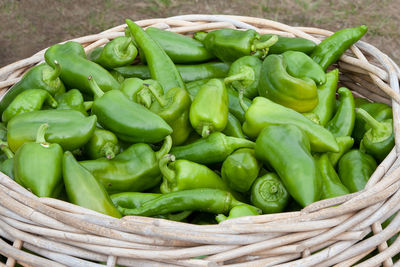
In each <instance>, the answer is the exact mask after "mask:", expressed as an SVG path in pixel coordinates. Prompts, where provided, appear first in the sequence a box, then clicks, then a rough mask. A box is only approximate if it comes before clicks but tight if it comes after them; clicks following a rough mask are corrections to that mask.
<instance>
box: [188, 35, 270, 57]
mask: <svg viewBox="0 0 400 267" xmlns="http://www.w3.org/2000/svg"><path fill="white" fill-rule="evenodd" d="M195 38H196V37H195ZM277 41H278V37H277V36H276V35H275V36H273V37H271V38H269V39H268V40H266V41H263V42H261V41H260V35H259V34H258V33H257V32H256V31H255V30H246V31H241V30H237V29H218V30H214V31H211V32H209V33H208V34H207V35H206V36H205V38H204V40H203V41H202V42H203V44H204V46H205V47H206V49H207V50H208V51H210V52H211V53H212V54H214V55H215V56H216V57H217V58H219V59H220V60H221V61H224V62H233V61H235V60H236V59H238V58H240V57H243V56H250V55H252V54H254V53H256V52H258V51H260V54H261V55H260V56H261V57H264V56H265V55H267V53H268V48H269V47H270V46H272V45H273V44H275V43H276V42H277Z"/></svg>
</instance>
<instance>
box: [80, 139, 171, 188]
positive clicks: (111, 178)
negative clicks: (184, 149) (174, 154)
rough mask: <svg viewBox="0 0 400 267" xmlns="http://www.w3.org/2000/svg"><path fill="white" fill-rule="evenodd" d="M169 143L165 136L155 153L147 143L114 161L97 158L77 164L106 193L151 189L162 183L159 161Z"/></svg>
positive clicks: (116, 157) (165, 152)
mask: <svg viewBox="0 0 400 267" xmlns="http://www.w3.org/2000/svg"><path fill="white" fill-rule="evenodd" d="M171 145H172V141H171V138H170V137H167V138H166V140H165V141H164V144H163V146H162V147H161V149H160V150H159V151H157V152H154V151H153V149H151V147H150V146H149V145H148V144H144V143H138V144H133V145H131V146H130V147H129V148H128V149H126V150H124V151H123V152H121V153H120V154H118V155H117V156H115V158H113V159H111V160H109V159H106V158H99V159H96V160H85V161H80V162H79V163H80V164H81V165H82V166H83V167H85V168H86V169H87V170H88V171H90V172H91V173H92V174H93V176H94V177H95V178H96V179H97V180H98V181H99V182H100V183H101V184H102V185H103V186H104V188H105V189H106V190H107V192H109V193H111V194H113V193H120V192H127V191H129V192H135V191H144V190H147V189H150V188H152V187H154V186H156V185H157V184H159V183H160V181H161V173H160V169H159V167H158V160H159V159H160V158H161V157H163V156H164V155H165V154H167V153H168V152H169V150H170V149H171Z"/></svg>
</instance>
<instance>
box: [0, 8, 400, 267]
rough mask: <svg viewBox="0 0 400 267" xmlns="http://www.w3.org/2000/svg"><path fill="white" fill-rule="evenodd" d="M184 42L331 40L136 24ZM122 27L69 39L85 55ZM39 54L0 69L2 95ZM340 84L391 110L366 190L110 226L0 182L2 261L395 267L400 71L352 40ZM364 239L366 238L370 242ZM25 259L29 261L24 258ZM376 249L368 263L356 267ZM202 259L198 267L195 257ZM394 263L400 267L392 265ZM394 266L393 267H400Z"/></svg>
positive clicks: (188, 19) (266, 23)
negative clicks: (196, 37) (244, 211)
mask: <svg viewBox="0 0 400 267" xmlns="http://www.w3.org/2000/svg"><path fill="white" fill-rule="evenodd" d="M137 23H138V24H139V25H140V26H142V27H148V26H153V27H158V28H161V29H165V30H170V31H173V32H177V33H180V34H186V35H189V36H191V35H192V34H193V33H194V32H196V31H210V30H214V29H219V28H237V29H254V30H257V31H258V32H260V33H262V34H264V33H274V34H279V35H282V36H289V37H295V36H297V37H303V38H306V39H309V40H312V41H314V42H316V43H319V42H320V41H321V40H322V39H323V38H325V37H326V36H329V35H331V34H332V32H330V31H327V30H323V29H318V28H312V27H291V26H289V25H285V24H282V23H279V22H275V21H271V20H267V19H261V18H254V17H243V16H226V15H184V16H176V17H171V18H160V19H148V20H142V21H137ZM125 27H126V25H119V26H116V27H114V28H111V29H108V30H106V31H104V32H101V33H99V34H94V35H89V36H84V37H80V38H76V39H73V40H74V41H77V42H79V43H81V44H82V45H83V46H84V47H85V51H86V52H89V51H90V50H92V49H94V48H96V47H98V46H102V45H104V44H106V43H107V42H109V41H110V40H112V39H114V38H116V37H118V36H122V35H123V34H124V29H125ZM45 50H46V49H44V50H42V51H39V52H38V53H36V54H34V55H33V56H32V57H30V58H27V59H23V60H20V61H17V62H15V63H13V64H10V65H8V66H5V67H3V68H1V69H0V90H1V91H0V95H3V94H4V93H5V92H6V91H7V89H8V88H9V87H10V86H12V85H13V84H15V83H16V82H18V81H19V80H20V79H21V77H22V76H23V75H24V73H26V72H27V71H28V70H29V68H31V67H32V66H34V65H37V64H40V63H41V62H43V56H44V52H45ZM338 67H339V69H340V72H341V73H340V84H341V85H343V86H346V87H348V88H349V89H351V90H352V92H353V94H354V95H356V96H362V97H365V98H368V99H369V100H371V101H378V102H383V103H387V104H389V105H391V106H392V108H393V123H394V130H395V147H394V148H393V150H392V151H391V153H390V154H389V155H388V156H387V157H386V159H385V160H384V161H383V162H382V163H381V164H380V165H379V166H378V168H377V169H376V171H375V172H374V173H373V174H372V176H371V178H370V180H369V182H368V184H367V185H366V187H365V189H364V190H362V191H360V192H356V193H353V194H349V195H345V196H341V197H337V198H333V199H326V200H322V201H319V202H316V203H313V204H311V205H309V206H307V207H306V208H304V209H303V210H302V211H299V212H288V213H281V214H267V215H260V216H254V217H242V218H237V219H232V220H228V221H225V222H223V223H221V224H219V225H203V226H200V225H191V224H187V223H182V222H173V221H167V220H162V219H154V218H146V217H134V216H127V217H124V218H122V219H115V218H111V217H109V216H105V215H103V214H99V213H97V212H94V211H91V210H88V209H85V208H82V207H78V206H75V205H73V204H70V203H66V202H63V201H60V200H56V199H51V198H38V197H36V196H34V195H33V194H32V193H30V192H28V191H27V190H25V189H24V188H23V187H21V186H20V185H18V184H16V183H15V182H14V181H12V180H11V179H10V178H9V177H7V176H5V175H3V174H1V173H0V215H1V216H0V237H2V238H3V239H4V240H9V241H11V242H13V246H11V245H9V244H8V243H6V242H4V241H3V240H2V239H0V254H2V255H5V256H6V257H8V260H7V263H6V265H7V266H14V265H15V263H16V262H18V263H20V264H22V265H24V266H104V265H102V264H99V263H100V262H104V263H106V264H107V266H116V264H120V265H124V266H217V265H226V266H350V265H353V264H356V263H357V262H358V263H359V266H378V265H383V266H394V264H393V262H392V259H391V258H392V257H393V256H394V255H396V254H397V253H399V252H400V239H399V238H397V239H396V241H395V242H394V243H393V244H392V245H391V246H388V245H387V243H386V241H387V240H388V239H389V238H391V237H392V236H394V235H395V234H396V233H398V232H399V229H400V215H396V216H395V218H394V219H393V220H392V222H391V223H390V224H389V225H388V226H387V227H386V228H385V229H382V226H381V224H382V223H383V222H384V221H385V220H386V219H387V218H389V217H390V216H391V215H392V214H394V213H395V212H397V211H398V210H399V209H400V190H399V188H400V159H399V153H400V129H399V122H400V118H399V116H400V113H399V103H400V94H399V78H400V68H399V67H398V66H397V65H396V64H395V63H394V62H393V60H391V59H390V58H389V57H388V56H387V55H385V54H383V53H382V52H381V51H379V50H378V49H377V48H375V47H374V46H372V45H370V44H368V43H366V42H363V41H359V42H357V43H356V44H355V45H354V46H352V47H351V49H350V50H349V51H347V52H346V54H345V55H343V56H342V57H341V58H340V61H339V62H338ZM369 234H370V235H369ZM22 248H25V249H27V250H30V251H32V252H34V253H36V255H33V254H31V253H28V252H26V251H24V250H22ZM374 250H376V251H377V252H376V253H374V254H373V256H372V257H370V258H368V259H367V258H366V259H365V260H363V261H362V262H359V261H360V260H361V259H363V258H364V257H365V256H366V255H368V254H369V253H371V252H372V251H374ZM199 256H203V257H200V258H195V257H199ZM399 264H400V263H399ZM399 264H396V265H399Z"/></svg>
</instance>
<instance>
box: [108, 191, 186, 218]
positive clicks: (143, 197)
mask: <svg viewBox="0 0 400 267" xmlns="http://www.w3.org/2000/svg"><path fill="white" fill-rule="evenodd" d="M159 196H161V194H156V193H140V192H124V193H118V194H113V195H111V196H110V198H111V200H112V202H113V203H114V206H116V207H123V208H129V209H133V208H138V207H140V206H142V205H143V204H144V203H146V202H147V201H149V200H153V199H155V198H158V197H159ZM191 213H192V212H191V211H182V212H180V213H177V214H166V215H156V216H154V217H156V218H162V219H167V220H171V221H182V220H183V219H185V218H186V217H188V216H189V215H190V214H191Z"/></svg>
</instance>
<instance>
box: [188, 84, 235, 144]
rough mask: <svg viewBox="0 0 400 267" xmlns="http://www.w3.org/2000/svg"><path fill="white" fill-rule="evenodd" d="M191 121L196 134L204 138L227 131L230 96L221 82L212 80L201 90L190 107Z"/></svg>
mask: <svg viewBox="0 0 400 267" xmlns="http://www.w3.org/2000/svg"><path fill="white" fill-rule="evenodd" d="M189 119H190V123H191V124H192V126H193V128H194V129H195V130H196V132H197V133H198V134H200V135H201V136H203V137H207V136H208V135H210V133H213V132H219V131H222V130H224V129H225V126H226V124H227V121H228V94H227V92H226V88H225V85H224V83H223V82H222V81H221V80H219V79H211V80H210V81H208V82H207V83H206V84H205V85H203V86H202V87H201V88H200V91H199V92H198V93H197V95H196V96H195V97H194V99H193V102H192V105H191V106H190V112H189Z"/></svg>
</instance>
